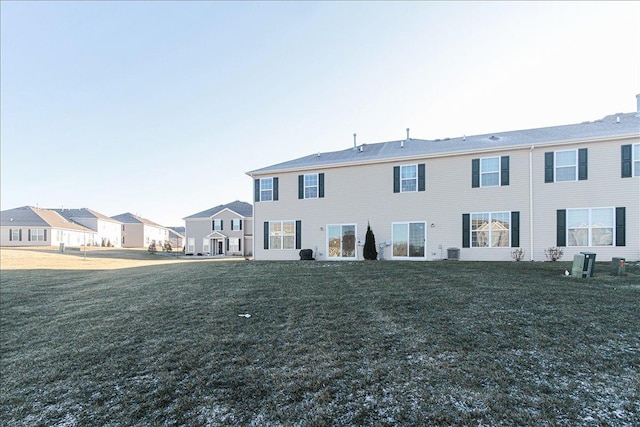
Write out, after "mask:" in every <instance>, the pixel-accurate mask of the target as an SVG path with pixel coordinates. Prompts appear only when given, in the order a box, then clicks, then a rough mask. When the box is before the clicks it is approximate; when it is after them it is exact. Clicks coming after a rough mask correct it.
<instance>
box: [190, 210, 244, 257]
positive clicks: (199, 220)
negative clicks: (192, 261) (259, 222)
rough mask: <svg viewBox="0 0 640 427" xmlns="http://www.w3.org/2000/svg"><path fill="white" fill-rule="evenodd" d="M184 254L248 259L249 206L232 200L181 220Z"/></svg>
mask: <svg viewBox="0 0 640 427" xmlns="http://www.w3.org/2000/svg"><path fill="white" fill-rule="evenodd" d="M184 221H185V238H186V240H187V244H186V247H185V253H186V254H187V255H197V254H200V255H207V256H251V255H252V249H253V206H251V204H249V203H247V202H241V201H239V200H236V201H235V202H231V203H227V204H225V205H218V206H215V207H213V208H211V209H207V210H205V211H202V212H198V213H196V214H193V215H190V216H188V217H186V218H184Z"/></svg>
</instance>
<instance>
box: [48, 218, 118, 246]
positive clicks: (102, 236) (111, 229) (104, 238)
mask: <svg viewBox="0 0 640 427" xmlns="http://www.w3.org/2000/svg"><path fill="white" fill-rule="evenodd" d="M51 210H52V211H56V212H58V213H59V214H60V215H62V216H63V217H64V218H66V219H67V220H69V221H73V222H75V223H76V224H80V225H84V226H85V227H87V228H89V229H91V230H93V231H95V232H96V241H95V242H93V245H94V246H113V247H120V246H121V243H120V242H121V235H122V234H121V233H122V231H121V229H122V223H120V221H117V220H115V219H113V218H110V217H108V216H106V215H103V214H101V213H99V212H96V211H94V210H92V209H87V208H80V209H51Z"/></svg>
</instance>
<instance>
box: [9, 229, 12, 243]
mask: <svg viewBox="0 0 640 427" xmlns="http://www.w3.org/2000/svg"><path fill="white" fill-rule="evenodd" d="M12 240H13V230H12V229H9V241H10V242H11V241H12Z"/></svg>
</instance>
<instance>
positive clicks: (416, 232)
mask: <svg viewBox="0 0 640 427" xmlns="http://www.w3.org/2000/svg"><path fill="white" fill-rule="evenodd" d="M426 230H427V228H426V225H425V223H424V222H397V223H393V224H392V226H391V234H392V240H393V256H394V257H396V258H404V257H406V258H424V257H425V242H426Z"/></svg>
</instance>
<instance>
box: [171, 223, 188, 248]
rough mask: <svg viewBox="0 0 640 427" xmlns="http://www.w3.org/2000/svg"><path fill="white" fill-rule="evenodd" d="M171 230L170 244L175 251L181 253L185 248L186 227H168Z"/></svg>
mask: <svg viewBox="0 0 640 427" xmlns="http://www.w3.org/2000/svg"><path fill="white" fill-rule="evenodd" d="M167 228H168V229H169V243H170V244H171V248H172V249H173V250H174V251H181V250H182V248H183V247H184V233H185V228H184V227H167Z"/></svg>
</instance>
